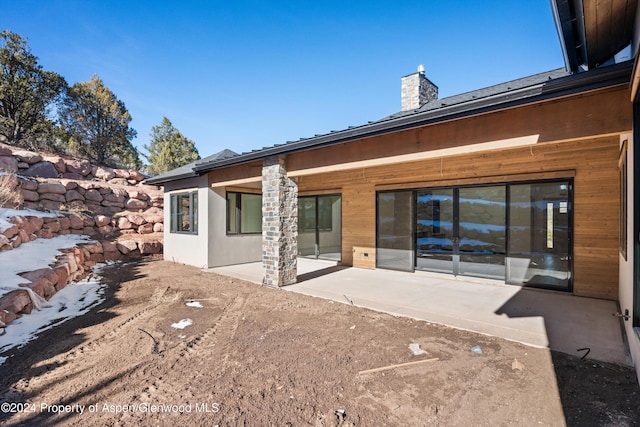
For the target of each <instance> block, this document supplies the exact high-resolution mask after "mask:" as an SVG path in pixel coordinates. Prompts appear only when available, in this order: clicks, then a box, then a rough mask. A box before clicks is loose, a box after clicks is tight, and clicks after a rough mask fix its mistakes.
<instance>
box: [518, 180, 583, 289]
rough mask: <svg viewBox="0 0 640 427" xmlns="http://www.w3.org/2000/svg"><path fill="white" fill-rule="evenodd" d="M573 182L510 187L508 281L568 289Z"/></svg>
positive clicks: (527, 184)
mask: <svg viewBox="0 0 640 427" xmlns="http://www.w3.org/2000/svg"><path fill="white" fill-rule="evenodd" d="M570 185H571V184H570V182H568V181H561V182H539V183H526V184H518V185H510V186H509V199H510V200H509V257H508V260H509V261H508V268H507V272H508V274H507V282H508V283H511V284H515V285H529V284H530V285H538V286H543V287H549V288H554V289H561V290H569V287H570V279H571V253H570V250H571V200H570Z"/></svg>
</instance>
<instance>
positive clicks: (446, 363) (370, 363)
mask: <svg viewBox="0 0 640 427" xmlns="http://www.w3.org/2000/svg"><path fill="white" fill-rule="evenodd" d="M105 279H106V280H107V281H108V289H107V294H106V296H107V298H106V300H105V301H104V302H103V303H102V304H100V305H99V306H98V307H96V308H94V309H93V310H92V311H91V312H90V313H89V314H86V315H84V316H83V317H80V318H76V319H74V320H70V321H69V322H67V323H65V324H63V325H61V326H59V327H57V328H55V329H53V330H51V331H48V332H45V333H44V334H43V335H41V336H40V337H39V338H38V339H37V340H35V341H33V342H32V343H30V344H29V345H27V346H26V347H24V348H22V349H20V350H17V351H16V350H13V351H12V354H13V356H12V357H11V358H9V359H8V360H7V361H6V362H5V363H4V365H2V366H0V378H1V380H0V381H1V383H0V402H1V403H3V405H2V408H3V410H2V412H0V425H9V426H14V425H39V426H42V425H78V426H87V425H96V426H98V425H99V426H121V425H153V426H156V425H160V426H165V425H166V426H168V425H171V426H173V425H183V426H185V425H193V426H196V425H203V426H214V425H220V426H223V425H224V426H238V425H248V426H268V425H277V426H285V425H289V426H305V425H308V426H338V425H340V426H408V425H411V426H423V425H429V426H432V425H434V426H469V425H474V426H509V425H518V426H536V425H545V426H561V425H571V426H586V425H599V426H634V425H639V424H638V423H639V422H640V421H639V420H640V404H639V403H638V402H640V390H639V388H638V384H637V381H636V378H635V375H634V372H633V371H632V370H631V369H629V368H625V367H619V366H614V365H606V364H602V363H598V362H593V361H588V360H586V361H580V360H578V359H576V358H573V357H569V356H565V355H560V354H555V353H552V352H550V351H548V350H544V349H536V348H531V347H526V346H524V345H520V344H517V343H513V342H509V341H505V340H502V339H498V338H493V337H487V336H482V335H477V334H473V333H469V332H464V331H458V330H454V329H450V328H446V327H442V326H437V325H432V324H429V323H426V322H421V321H415V320H411V319H407V318H398V317H393V316H390V315H387V314H382V313H377V312H373V311H369V310H366V309H361V308H356V307H352V306H349V305H345V304H340V303H332V302H330V301H327V300H322V299H317V298H312V297H307V296H303V295H299V294H294V293H292V292H287V291H284V290H276V289H270V288H264V287H260V286H258V285H254V284H250V283H245V282H242V281H239V280H237V279H231V278H228V277H223V276H218V275H215V274H213V273H207V272H203V271H201V270H199V269H197V268H192V267H186V266H182V265H177V264H173V263H170V262H165V261H160V260H153V261H150V260H146V261H142V262H139V263H132V264H129V265H127V266H122V265H120V266H118V267H110V268H108V269H107V270H106V272H105ZM193 301H198V302H199V303H200V304H201V305H202V307H197V305H198V304H191V305H189V306H188V305H187V303H190V302H193ZM184 319H191V320H192V322H193V323H192V324H191V325H189V326H186V327H184V329H177V328H175V327H172V324H180V321H181V320H184ZM186 323H188V322H182V325H185V324H186ZM0 339H1V338H0ZM411 343H417V344H419V345H420V347H421V349H424V350H425V351H426V352H427V353H428V354H421V355H414V354H413V353H412V352H411V351H410V349H409V344H411ZM474 346H479V347H480V349H481V350H482V353H476V352H473V351H472V350H471V349H472V347H474ZM5 356H7V355H6V354H5ZM432 359H437V360H432ZM416 361H424V362H421V363H416V364H410V365H404V366H395V367H391V368H389V369H386V370H380V371H376V372H371V373H366V372H365V373H362V371H365V370H370V369H374V368H383V367H390V366H392V365H398V364H403V363H407V362H416ZM7 403H8V404H9V405H6V404H7ZM16 411H17V413H16Z"/></svg>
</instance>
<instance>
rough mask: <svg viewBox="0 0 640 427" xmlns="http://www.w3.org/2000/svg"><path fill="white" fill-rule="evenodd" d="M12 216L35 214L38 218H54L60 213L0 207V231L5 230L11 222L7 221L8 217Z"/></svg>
mask: <svg viewBox="0 0 640 427" xmlns="http://www.w3.org/2000/svg"><path fill="white" fill-rule="evenodd" d="M14 216H36V217H38V218H56V217H59V216H60V214H57V213H51V212H42V211H37V210H35V209H0V232H2V231H4V230H7V229H8V228H10V227H11V226H13V224H12V223H10V222H9V219H10V218H13V217H14Z"/></svg>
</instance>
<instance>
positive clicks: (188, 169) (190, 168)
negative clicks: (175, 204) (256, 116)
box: [145, 149, 238, 184]
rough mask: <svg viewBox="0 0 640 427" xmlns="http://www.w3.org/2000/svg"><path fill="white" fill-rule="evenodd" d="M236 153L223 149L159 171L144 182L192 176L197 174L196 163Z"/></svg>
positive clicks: (153, 182)
mask: <svg viewBox="0 0 640 427" xmlns="http://www.w3.org/2000/svg"><path fill="white" fill-rule="evenodd" d="M237 155H238V153H235V152H233V151H231V150H227V149H224V150H222V151H220V152H218V153H216V154H212V155H211V156H208V157H205V158H204V159H200V160H196V161H195V162H191V163H188V164H186V165H184V166H180V167H179V168H175V169H172V170H170V171H169V172H165V173H161V174H159V175H156V176H154V177H151V178H149V179H147V180H145V183H146V184H162V183H165V182H169V181H176V180H178V179H185V178H193V177H196V176H198V174H197V173H195V171H194V169H195V167H196V165H197V164H198V163H200V162H215V161H218V160H224V159H228V158H231V157H233V156H237Z"/></svg>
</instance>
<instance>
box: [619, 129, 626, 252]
mask: <svg viewBox="0 0 640 427" xmlns="http://www.w3.org/2000/svg"><path fill="white" fill-rule="evenodd" d="M618 174H619V177H620V240H619V242H620V253H621V254H622V256H623V257H624V259H625V261H626V259H627V141H626V140H625V141H624V142H623V143H622V150H621V151H620V158H619V159H618Z"/></svg>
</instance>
